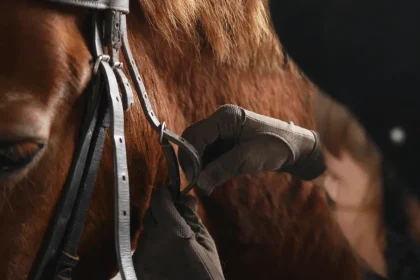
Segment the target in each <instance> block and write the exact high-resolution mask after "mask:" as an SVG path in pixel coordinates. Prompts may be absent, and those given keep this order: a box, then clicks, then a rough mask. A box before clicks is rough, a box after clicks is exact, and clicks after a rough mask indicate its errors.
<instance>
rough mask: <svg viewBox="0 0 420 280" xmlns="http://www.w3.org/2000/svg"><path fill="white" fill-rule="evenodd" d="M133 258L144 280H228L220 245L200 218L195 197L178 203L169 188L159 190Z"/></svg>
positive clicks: (148, 212)
mask: <svg viewBox="0 0 420 280" xmlns="http://www.w3.org/2000/svg"><path fill="white" fill-rule="evenodd" d="M143 227H144V229H143V232H142V234H141V235H140V238H139V240H138V247H137V249H136V251H135V253H134V255H133V263H134V268H135V271H136V274H137V275H138V276H139V277H140V279H144V280H164V279H165V280H189V279H194V280H224V277H223V273H222V268H221V265H220V260H219V256H218V254H217V250H216V245H215V243H214V241H213V239H212V238H211V236H210V234H209V232H208V231H207V229H206V228H205V226H204V225H203V223H202V221H201V219H200V218H199V217H198V215H197V200H196V198H195V197H193V196H190V195H186V196H182V197H181V198H180V200H179V201H176V202H174V201H173V199H172V195H171V193H170V191H169V190H168V188H166V187H164V188H158V189H155V190H154V192H153V194H152V199H151V202H150V207H149V209H148V210H147V212H146V215H145V217H144V222H143Z"/></svg>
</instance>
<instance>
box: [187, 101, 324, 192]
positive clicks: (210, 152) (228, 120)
mask: <svg viewBox="0 0 420 280" xmlns="http://www.w3.org/2000/svg"><path fill="white" fill-rule="evenodd" d="M182 137H184V138H185V139H186V140H187V141H189V142H190V143H191V144H192V145H193V146H194V147H195V148H196V149H197V151H198V152H199V154H200V156H201V157H202V160H203V163H204V168H203V170H202V172H201V174H200V176H199V179H198V181H197V187H198V189H199V190H200V191H201V192H202V193H203V194H206V195H208V194H210V193H211V192H212V191H213V189H214V187H215V186H218V185H220V184H222V183H224V182H226V181H227V180H229V179H231V178H232V177H234V176H237V175H241V174H253V173H258V172H267V171H274V170H276V171H280V172H289V173H291V174H293V175H295V176H297V177H299V178H300V179H302V180H308V181H309V180H312V179H315V178H316V177H318V176H319V175H321V174H322V173H323V172H324V171H325V166H324V163H323V159H322V155H321V148H320V143H319V139H318V136H317V134H316V133H315V132H313V131H310V130H307V129H304V128H301V127H299V126H295V125H294V124H293V123H292V122H289V123H286V122H284V121H281V120H277V119H274V118H270V117H266V116H263V115H259V114H256V113H254V112H250V111H247V110H244V109H243V108H241V107H239V106H236V105H224V106H222V107H220V108H219V109H218V110H217V111H216V112H215V113H213V115H211V116H210V117H208V118H206V119H203V120H201V121H199V122H197V123H194V124H192V125H191V126H189V127H188V128H187V129H186V130H185V131H184V132H183V134H182ZM179 161H180V164H181V167H182V169H183V170H184V172H185V174H186V176H187V178H188V179H191V177H192V173H193V168H192V163H191V161H190V160H189V157H188V156H187V155H186V154H185V153H184V152H183V151H180V153H179Z"/></svg>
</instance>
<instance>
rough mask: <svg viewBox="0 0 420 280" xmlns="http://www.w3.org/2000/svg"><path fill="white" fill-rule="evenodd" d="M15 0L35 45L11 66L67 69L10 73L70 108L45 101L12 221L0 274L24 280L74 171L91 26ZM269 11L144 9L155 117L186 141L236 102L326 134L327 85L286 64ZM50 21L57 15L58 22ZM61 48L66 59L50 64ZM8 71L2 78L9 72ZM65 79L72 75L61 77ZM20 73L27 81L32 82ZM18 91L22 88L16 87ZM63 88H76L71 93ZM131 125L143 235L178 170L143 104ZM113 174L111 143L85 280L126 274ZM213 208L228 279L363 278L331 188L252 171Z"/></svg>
mask: <svg viewBox="0 0 420 280" xmlns="http://www.w3.org/2000/svg"><path fill="white" fill-rule="evenodd" d="M3 2H4V3H5V4H3V3H2V4H0V6H1V5H4V6H7V5H9V7H6V8H7V9H3V8H0V11H1V13H10V7H11V8H12V11H14V12H15V13H16V15H15V14H13V13H11V17H12V18H11V19H10V21H9V22H8V24H9V25H12V26H16V30H15V29H13V28H12V29H10V28H9V29H7V30H4V31H5V32H4V33H2V34H5V33H6V34H9V35H8V36H10V38H12V37H11V36H18V37H19V38H21V40H22V41H21V43H20V42H19V41H16V43H17V45H16V46H15V48H16V49H17V48H19V53H18V54H19V55H11V56H10V58H11V59H12V58H15V57H20V55H21V53H24V52H28V54H33V55H34V53H33V52H34V47H36V46H39V47H40V48H41V50H40V51H38V52H37V56H36V57H37V58H39V59H40V60H41V61H43V62H47V65H51V67H52V69H53V70H54V69H56V70H57V69H58V70H60V71H52V72H39V71H38V72H36V71H33V69H34V68H33V67H35V66H36V65H38V64H37V63H36V59H35V58H33V57H31V59H34V60H29V61H26V65H20V64H17V63H16V62H15V61H10V62H9V63H6V65H13V66H14V67H16V69H17V70H19V71H22V69H23V67H26V69H27V71H28V75H27V76H24V77H25V78H22V80H21V81H20V85H22V86H26V87H28V88H30V89H31V86H32V85H34V84H35V85H43V84H45V88H43V89H42V90H41V89H37V88H33V89H32V91H31V94H32V95H33V96H36V97H37V98H39V99H43V98H46V99H48V98H50V99H51V98H53V97H54V98H56V97H60V98H59V100H65V101H66V102H58V103H54V104H55V106H54V107H53V108H50V107H48V106H47V105H45V108H48V110H49V112H51V113H52V114H54V116H55V118H53V122H52V123H53V124H52V127H51V131H50V136H49V139H48V140H49V144H48V148H47V150H46V151H45V153H44V154H43V156H42V158H41V159H40V160H39V162H37V163H36V164H35V163H34V166H33V167H31V169H30V170H28V171H27V172H28V173H27V176H25V177H23V178H19V182H18V183H17V184H14V186H12V189H11V194H10V195H9V196H8V201H9V205H10V207H8V208H7V207H4V208H3V209H2V212H1V214H0V215H1V219H0V223H1V224H0V227H1V229H2V235H1V237H2V238H1V239H0V254H1V256H2V262H0V275H1V276H2V279H7V280H9V279H13V280H20V279H25V278H26V273H27V272H28V271H29V269H30V267H31V264H32V262H33V259H34V257H35V255H36V252H37V250H38V248H39V244H40V242H41V240H42V237H43V235H44V232H45V229H46V226H47V224H48V219H49V217H50V216H51V214H52V212H53V211H54V203H52V202H55V201H57V198H58V196H59V194H60V191H61V189H62V186H63V183H64V180H65V178H66V176H67V172H68V168H69V164H70V161H71V157H72V152H73V150H74V143H75V140H76V137H77V129H78V127H79V122H80V115H81V114H80V113H81V111H80V110H81V108H82V105H83V104H80V101H79V99H80V98H79V97H80V95H81V93H82V90H81V89H82V88H83V87H85V86H86V81H87V80H88V78H89V77H86V75H85V73H89V72H88V71H90V66H89V59H90V58H89V56H88V54H87V47H86V44H85V42H84V41H83V40H82V38H81V35H80V30H79V29H80V26H81V20H83V17H82V16H81V13H80V12H81V11H80V10H79V9H69V8H68V7H62V6H53V9H52V10H51V9H50V8H49V5H46V4H45V3H43V4H36V3H35V2H31V1H27V2H26V1H24V0H18V1H12V0H7V1H3ZM42 5H43V6H42ZM264 7H265V4H263V3H262V2H260V1H256V0H255V1H254V0H253V1H228V0H217V1H210V0H200V1H199V0H188V1H187V0H185V1H181V0H167V1H160V2H159V4H157V3H156V1H151V0H144V1H141V3H139V2H132V3H131V13H130V15H129V18H128V19H129V30H130V34H129V38H130V41H131V46H132V49H133V53H134V56H135V59H136V62H137V64H138V65H139V67H140V71H141V73H142V74H143V76H144V80H145V85H146V88H147V89H148V91H149V95H150V99H151V101H152V104H153V105H154V108H155V109H156V113H157V114H158V117H159V118H160V119H161V120H166V122H167V125H168V127H170V128H171V129H173V130H175V131H176V132H178V133H181V132H182V130H183V129H184V128H185V127H186V126H187V125H188V124H190V123H192V122H195V121H197V120H199V119H201V118H203V117H206V116H208V115H210V114H211V113H212V112H213V111H214V110H215V109H216V108H217V107H218V106H220V105H222V104H225V103H235V104H238V105H240V106H243V107H245V108H247V109H250V110H253V111H256V112H258V113H263V114H266V115H270V116H273V117H277V118H281V119H286V120H293V121H294V122H295V123H297V124H298V125H301V126H304V127H309V128H313V126H314V120H313V117H312V115H313V111H312V106H313V103H314V100H313V93H314V91H315V89H314V87H313V86H312V85H311V84H309V83H308V82H307V81H306V80H305V79H304V78H303V77H301V76H300V75H299V74H298V73H297V71H295V69H294V67H293V66H290V65H289V66H287V67H285V65H284V62H283V61H284V58H283V57H282V53H281V51H280V50H281V49H280V45H279V43H278V42H277V41H276V40H275V37H274V35H273V34H272V32H271V27H270V25H269V18H268V16H267V12H266V9H265V8H264ZM6 11H7V12H6ZM66 11H67V12H66ZM17 15H19V16H20V17H24V18H25V19H26V20H27V22H28V24H29V25H30V26H32V25H33V26H35V27H36V28H43V27H45V28H46V30H43V32H34V33H35V35H36V36H35V37H34V38H33V39H32V41H29V38H28V37H26V36H24V34H23V32H29V30H31V29H30V28H29V27H19V28H18V26H20V24H21V23H20V22H17V21H16V16H17ZM49 17H53V18H54V20H55V22H54V25H53V26H51V24H50V23H49V22H51V19H50V18H49ZM0 21H1V25H0V26H5V24H6V21H5V19H4V17H1V19H0ZM3 36H5V35H3ZM3 38H8V37H7V36H5V37H3ZM12 42H13V40H12ZM7 44H10V42H6V41H3V42H1V43H0V48H4V47H5V46H7ZM48 46H51V48H52V49H51V50H48ZM12 48H13V47H12ZM47 50H48V51H47ZM9 51H12V50H9ZM54 52H59V54H60V55H59V56H58V57H57V56H53V55H51V53H54ZM2 53H7V51H6V52H3V50H2ZM6 58H9V57H6ZM5 70H6V69H4V68H3V70H2V71H3V72H1V75H2V76H0V77H1V78H3V75H10V73H9V72H5ZM61 70H66V71H69V72H68V74H70V75H60V73H61ZM19 71H17V72H15V73H14V74H15V75H16V76H17V77H22V75H21V72H19ZM12 74H13V73H12ZM12 76H13V75H12ZM15 84H19V83H17V82H16V83H11V85H15ZM0 85H3V84H2V83H0ZM53 85H67V87H65V88H64V89H62V90H61V91H59V90H57V89H56V88H54V87H53ZM61 93H63V94H65V96H61V95H60V94H61ZM1 94H2V93H0V98H1ZM1 100H2V99H0V104H1V102H2V101H1ZM47 103H48V102H46V104H47ZM8 111H9V110H8ZM55 112H60V114H56V113H55ZM0 125H1V120H0ZM0 129H1V126H0ZM126 129H127V149H128V151H127V154H128V155H129V159H128V164H129V172H130V182H131V184H130V186H131V190H132V201H133V221H134V222H135V223H134V227H135V228H134V229H135V230H136V233H137V234H138V233H139V229H140V225H141V216H142V215H143V214H144V212H145V210H146V209H147V207H148V200H149V197H150V193H151V190H152V188H153V187H154V186H157V185H160V184H163V183H165V182H166V180H167V173H166V169H165V162H164V160H163V155H162V153H161V150H160V147H159V146H158V143H157V136H156V134H155V133H154V132H153V131H152V130H151V129H150V127H149V126H148V125H147V123H146V120H145V118H144V116H143V113H142V112H141V109H140V106H139V102H138V100H137V99H136V104H135V107H134V108H132V109H131V110H130V111H129V113H128V114H127V117H126ZM111 165H112V157H111V154H110V145H109V141H107V144H106V147H105V152H104V157H103V161H102V164H101V169H100V172H99V175H98V180H97V186H96V189H95V192H94V195H93V202H92V204H91V207H90V209H89V216H88V219H87V222H86V225H85V230H84V234H83V237H82V243H81V247H80V259H81V260H80V263H79V266H78V268H77V270H76V274H75V276H74V279H106V278H107V277H110V276H111V275H112V274H113V273H115V269H116V263H115V252H114V242H113V186H112V184H110V183H109V182H112V166H111ZM4 184H6V183H4ZM2 186H3V183H2V182H0V187H2ZM202 202H203V203H202V205H201V208H200V211H201V213H202V215H203V217H204V220H205V222H206V224H207V225H208V227H209V228H210V230H211V232H212V233H213V235H214V237H215V239H216V241H217V244H218V248H219V250H220V255H221V260H222V263H223V266H224V269H225V273H226V278H227V279H278V278H293V279H306V278H309V277H311V278H314V279H352V280H353V279H357V278H358V268H357V263H356V260H355V258H354V256H353V254H352V253H351V252H350V249H349V248H348V245H347V244H346V243H345V240H344V238H343V236H342V235H341V234H340V233H339V230H338V228H337V226H336V225H335V224H334V222H333V221H332V219H331V217H330V215H329V212H328V208H327V206H326V204H325V201H324V198H323V193H322V192H321V191H320V190H319V189H317V188H314V187H313V186H312V185H311V184H303V183H302V182H298V181H295V180H291V178H290V177H289V176H286V175H278V174H266V175H259V176H244V177H241V178H238V179H235V180H233V181H232V182H230V183H229V184H226V185H225V186H222V187H220V188H219V189H217V190H216V191H215V192H214V194H213V195H212V196H211V197H210V198H205V199H203V200H202ZM133 243H135V237H133Z"/></svg>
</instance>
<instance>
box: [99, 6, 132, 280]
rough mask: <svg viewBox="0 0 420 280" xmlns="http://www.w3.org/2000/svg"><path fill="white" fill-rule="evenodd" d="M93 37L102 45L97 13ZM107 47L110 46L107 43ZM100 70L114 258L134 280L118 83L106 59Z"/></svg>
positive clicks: (128, 279)
mask: <svg viewBox="0 0 420 280" xmlns="http://www.w3.org/2000/svg"><path fill="white" fill-rule="evenodd" d="M93 24H94V35H93V36H94V38H95V41H97V42H98V43H97V44H95V46H102V44H101V43H99V42H101V41H102V36H101V34H102V33H101V32H100V30H103V29H99V24H98V15H97V12H95V15H94V16H93ZM108 47H109V46H108ZM103 54H104V53H103V48H102V47H100V48H96V49H95V50H94V55H95V56H97V57H99V56H101V55H103ZM99 70H100V71H101V74H102V76H103V77H104V82H105V86H106V91H107V94H108V101H109V103H110V109H111V142H112V150H113V158H114V160H113V162H114V164H113V165H114V186H115V202H114V204H115V205H114V209H115V245H116V251H117V260H118V264H119V268H120V274H121V278H122V279H123V280H136V279H137V278H136V274H135V272H134V266H133V260H132V258H131V236H130V188H129V180H128V168H127V155H126V148H125V135H124V110H123V105H122V101H121V97H120V94H119V88H118V82H117V79H116V77H115V75H114V72H113V70H112V68H111V66H110V65H109V63H108V62H107V61H104V60H102V61H101V62H100V67H99Z"/></svg>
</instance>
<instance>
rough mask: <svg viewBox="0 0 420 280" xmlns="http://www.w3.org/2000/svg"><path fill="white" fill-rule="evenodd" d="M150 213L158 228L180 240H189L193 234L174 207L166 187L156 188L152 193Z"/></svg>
mask: <svg viewBox="0 0 420 280" xmlns="http://www.w3.org/2000/svg"><path fill="white" fill-rule="evenodd" d="M150 211H151V214H152V215H153V217H154V219H155V220H156V224H157V226H158V227H165V228H167V229H168V231H170V232H172V233H174V234H176V235H178V236H179V237H182V238H190V237H191V236H192V235H193V233H192V231H191V228H190V227H189V226H188V224H187V223H186V222H185V220H184V218H183V217H182V216H181V215H180V213H179V212H178V210H177V209H176V207H175V205H174V201H173V199H172V195H171V193H170V191H169V189H168V188H167V187H162V188H156V189H155V190H154V191H153V194H152V199H151V204H150Z"/></svg>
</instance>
